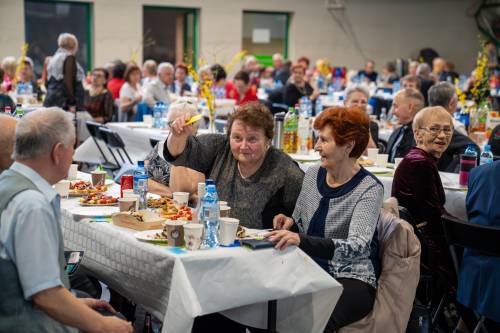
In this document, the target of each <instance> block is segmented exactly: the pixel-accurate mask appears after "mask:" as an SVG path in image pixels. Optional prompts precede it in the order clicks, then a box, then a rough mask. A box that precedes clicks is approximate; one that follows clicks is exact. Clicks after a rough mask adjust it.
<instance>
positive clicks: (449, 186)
mask: <svg viewBox="0 0 500 333" xmlns="http://www.w3.org/2000/svg"><path fill="white" fill-rule="evenodd" d="M443 187H444V188H445V189H446V190H450V191H464V192H467V186H462V185H460V184H457V183H451V182H444V183H443Z"/></svg>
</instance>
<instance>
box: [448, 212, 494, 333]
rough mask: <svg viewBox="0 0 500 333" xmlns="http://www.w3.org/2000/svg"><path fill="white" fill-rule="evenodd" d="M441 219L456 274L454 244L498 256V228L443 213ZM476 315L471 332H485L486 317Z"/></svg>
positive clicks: (457, 262)
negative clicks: (475, 323)
mask: <svg viewBox="0 0 500 333" xmlns="http://www.w3.org/2000/svg"><path fill="white" fill-rule="evenodd" d="M441 221H442V222H443V229H444V235H445V237H446V242H447V243H448V246H449V248H450V254H451V258H452V259H453V265H454V266H455V271H456V273H457V275H458V272H459V269H460V265H459V261H458V256H457V253H456V249H455V247H456V246H458V247H461V248H467V249H469V250H474V251H476V252H477V253H478V254H480V255H484V256H492V257H500V247H499V246H498V240H499V239H500V228H498V227H490V226H482V225H478V224H472V223H468V222H465V221H460V220H459V219H457V218H455V217H452V216H448V215H443V216H442V217H441ZM476 317H477V318H478V319H479V321H478V323H477V325H476V327H475V328H474V332H473V333H478V332H479V331H480V330H481V329H482V330H483V331H484V332H487V331H486V328H485V327H484V321H485V320H486V317H485V316H479V315H478V314H476Z"/></svg>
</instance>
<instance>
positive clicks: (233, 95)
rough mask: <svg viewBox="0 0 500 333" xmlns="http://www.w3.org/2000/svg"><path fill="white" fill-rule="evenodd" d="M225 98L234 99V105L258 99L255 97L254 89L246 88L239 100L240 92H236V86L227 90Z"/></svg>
mask: <svg viewBox="0 0 500 333" xmlns="http://www.w3.org/2000/svg"><path fill="white" fill-rule="evenodd" d="M226 97H227V98H230V99H234V100H236V105H243V104H246V103H248V102H256V101H258V100H259V99H258V98H257V94H256V93H255V90H254V89H252V88H250V89H248V90H247V92H246V94H245V96H243V98H242V99H241V100H240V94H239V93H238V90H237V89H236V87H233V88H232V89H230V90H228V91H227V94H226Z"/></svg>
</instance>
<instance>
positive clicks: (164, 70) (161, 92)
mask: <svg viewBox="0 0 500 333" xmlns="http://www.w3.org/2000/svg"><path fill="white" fill-rule="evenodd" d="M173 83H174V66H172V64H171V63H169V62H162V63H161V64H159V65H158V77H157V78H156V80H154V81H153V82H151V83H149V84H148V85H147V86H146V87H145V91H144V101H145V102H146V104H147V105H148V106H149V107H150V108H153V107H154V106H155V103H156V102H165V103H170V101H171V98H170V91H171V90H172V87H171V86H172V84H173Z"/></svg>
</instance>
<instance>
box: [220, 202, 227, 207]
mask: <svg viewBox="0 0 500 333" xmlns="http://www.w3.org/2000/svg"><path fill="white" fill-rule="evenodd" d="M222 206H228V204H227V201H219V207H222Z"/></svg>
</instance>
